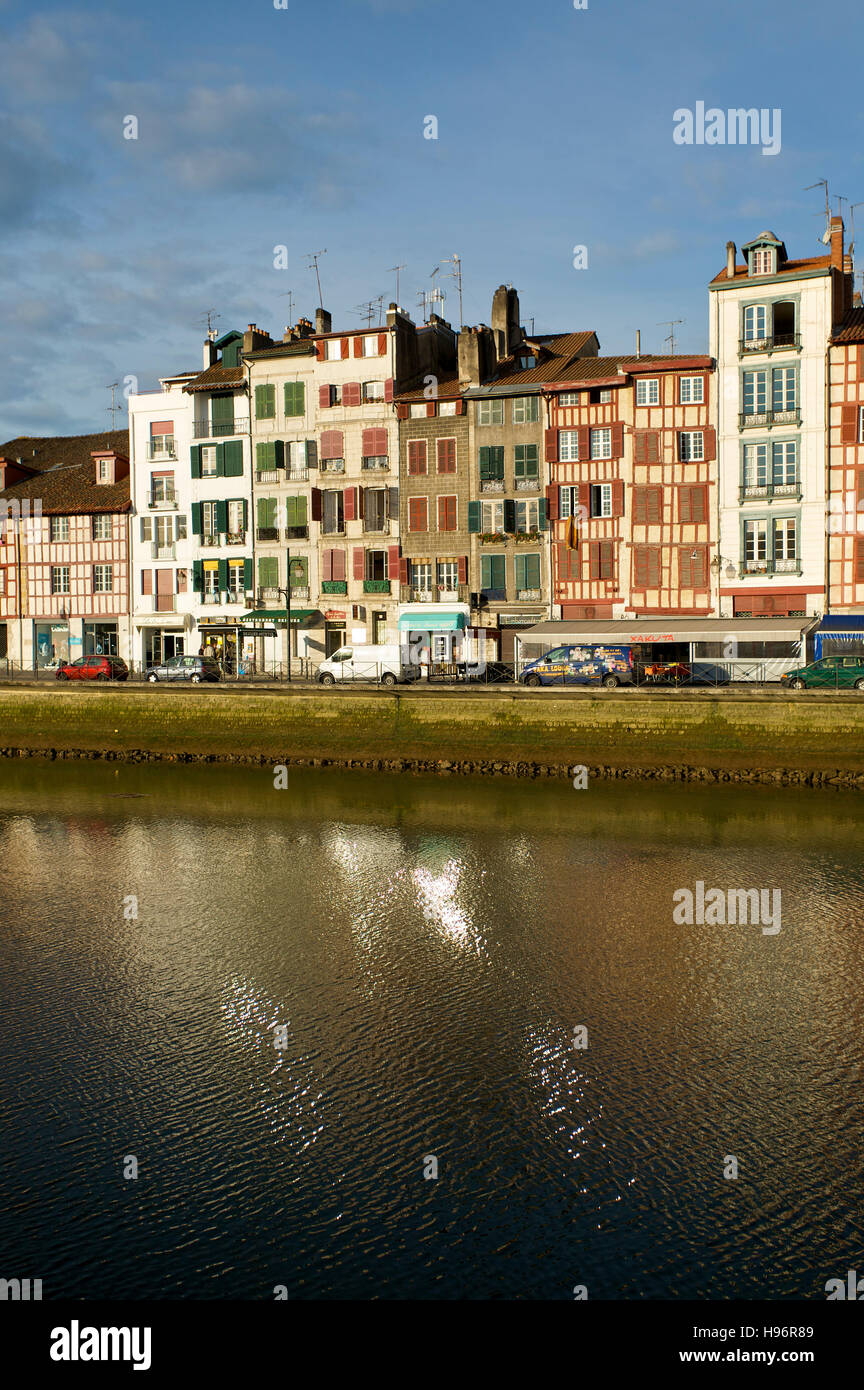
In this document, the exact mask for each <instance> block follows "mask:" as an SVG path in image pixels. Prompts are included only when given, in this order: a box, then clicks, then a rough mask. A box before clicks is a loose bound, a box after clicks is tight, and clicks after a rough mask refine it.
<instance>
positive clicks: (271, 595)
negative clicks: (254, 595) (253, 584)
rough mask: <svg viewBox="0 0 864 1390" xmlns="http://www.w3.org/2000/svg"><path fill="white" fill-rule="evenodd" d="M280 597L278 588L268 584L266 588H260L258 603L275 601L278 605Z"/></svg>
mask: <svg viewBox="0 0 864 1390" xmlns="http://www.w3.org/2000/svg"><path fill="white" fill-rule="evenodd" d="M279 599H280V595H279V590H278V589H274V588H272V587H271V586H267V587H266V588H263V589H259V590H258V599H257V602H258V603H273V604H275V605H276V606H277V607H278V605H279Z"/></svg>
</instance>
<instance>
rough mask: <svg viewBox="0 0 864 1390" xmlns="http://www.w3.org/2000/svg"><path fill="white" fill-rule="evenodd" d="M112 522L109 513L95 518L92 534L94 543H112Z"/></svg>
mask: <svg viewBox="0 0 864 1390" xmlns="http://www.w3.org/2000/svg"><path fill="white" fill-rule="evenodd" d="M111 521H112V518H111V517H110V516H109V515H108V514H107V513H104V514H101V515H99V516H94V518H93V532H92V535H93V540H94V541H110V539H111Z"/></svg>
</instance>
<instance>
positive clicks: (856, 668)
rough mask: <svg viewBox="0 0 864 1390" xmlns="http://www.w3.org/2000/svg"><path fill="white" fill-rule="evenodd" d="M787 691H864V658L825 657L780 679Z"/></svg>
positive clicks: (788, 672)
mask: <svg viewBox="0 0 864 1390" xmlns="http://www.w3.org/2000/svg"><path fill="white" fill-rule="evenodd" d="M780 680H781V682H782V683H783V684H784V685H785V686H786V688H787V689H790V688H791V689H792V690H816V689H819V688H820V687H824V688H828V689H831V690H836V689H837V688H838V687H839V688H840V689H841V690H849V689H852V690H864V656H823V657H822V658H821V660H820V661H811V662H810V664H809V666H799V667H797V668H796V670H794V671H787V672H786V674H785V676H781V677H780Z"/></svg>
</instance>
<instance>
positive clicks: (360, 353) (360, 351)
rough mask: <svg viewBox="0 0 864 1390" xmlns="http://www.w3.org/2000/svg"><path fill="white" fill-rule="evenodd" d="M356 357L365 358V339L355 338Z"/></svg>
mask: <svg viewBox="0 0 864 1390" xmlns="http://www.w3.org/2000/svg"><path fill="white" fill-rule="evenodd" d="M354 356H355V357H362V356H363V339H362V338H355V339H354Z"/></svg>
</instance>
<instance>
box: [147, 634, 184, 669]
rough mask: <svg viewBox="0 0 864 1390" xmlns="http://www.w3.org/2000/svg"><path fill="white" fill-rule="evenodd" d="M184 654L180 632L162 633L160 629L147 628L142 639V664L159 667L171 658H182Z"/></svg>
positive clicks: (182, 638)
mask: <svg viewBox="0 0 864 1390" xmlns="http://www.w3.org/2000/svg"><path fill="white" fill-rule="evenodd" d="M184 652H185V646H184V637H183V634H182V632H164V631H162V630H161V629H160V628H152V629H151V628H148V629H147V632H146V634H145V637H144V664H145V665H146V666H161V665H162V663H163V662H164V661H170V660H171V658H172V656H183V655H184Z"/></svg>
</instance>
